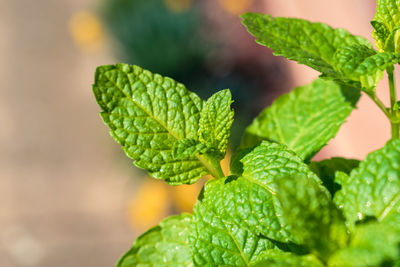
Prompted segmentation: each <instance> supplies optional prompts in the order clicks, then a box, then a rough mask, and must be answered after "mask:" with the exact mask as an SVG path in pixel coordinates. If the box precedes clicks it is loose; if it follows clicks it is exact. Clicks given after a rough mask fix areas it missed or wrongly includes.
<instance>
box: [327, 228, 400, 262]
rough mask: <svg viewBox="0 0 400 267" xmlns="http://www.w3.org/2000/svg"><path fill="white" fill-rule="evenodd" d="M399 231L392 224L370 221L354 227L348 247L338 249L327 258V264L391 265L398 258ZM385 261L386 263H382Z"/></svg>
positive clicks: (399, 252)
mask: <svg viewBox="0 0 400 267" xmlns="http://www.w3.org/2000/svg"><path fill="white" fill-rule="evenodd" d="M399 241H400V232H399V231H398V229H396V227H393V225H390V224H386V223H377V222H371V223H368V224H361V225H359V226H358V227H357V228H356V231H355V233H354V235H353V237H352V240H351V242H350V244H349V245H348V247H346V248H343V249H342V250H339V251H338V252H336V253H335V254H333V255H332V257H331V258H330V259H329V262H328V265H329V266H337V267H347V266H348V267H357V266H359V267H364V266H393V265H392V264H390V265H387V264H388V263H391V262H394V261H395V260H398V259H399V257H400V250H399ZM384 263H386V265H382V264H384Z"/></svg>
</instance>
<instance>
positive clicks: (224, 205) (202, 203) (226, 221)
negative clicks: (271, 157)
mask: <svg viewBox="0 0 400 267" xmlns="http://www.w3.org/2000/svg"><path fill="white" fill-rule="evenodd" d="M225 183H226V184H225ZM240 186H245V187H244V188H243V192H242V191H241V190H240V188H239V187H240ZM203 190H204V191H203V195H201V196H200V197H199V201H198V203H197V204H196V205H195V207H194V212H193V220H192V223H191V237H190V244H191V246H192V252H193V261H194V263H195V266H248V265H249V262H251V261H252V259H253V258H255V257H257V256H258V255H259V254H260V253H261V252H262V251H264V250H266V249H270V248H274V247H275V246H274V245H273V244H272V242H271V241H269V240H268V239H266V238H263V237H260V236H259V235H257V234H256V233H255V231H253V230H251V229H249V228H248V227H247V226H248V225H246V221H245V222H244V223H242V222H240V219H241V218H243V217H246V216H245V215H243V214H240V212H241V211H242V212H244V213H246V214H247V216H248V214H251V216H249V217H247V219H248V220H251V221H250V222H249V224H250V225H252V224H254V223H256V222H257V221H258V219H259V216H260V215H261V214H260V213H258V212H262V211H261V210H260V208H262V207H263V206H264V207H267V206H268V204H262V203H260V197H261V198H262V196H263V192H260V191H259V190H258V188H256V187H255V186H253V185H251V184H247V183H246V181H244V180H243V179H240V180H231V179H229V178H227V179H226V180H225V179H217V180H211V181H210V182H208V183H207V184H206V186H205V188H204V189H203ZM235 193H236V194H237V195H235ZM249 193H251V194H250V195H248V194H249ZM245 201H247V202H245ZM236 203H238V205H237V204H236ZM254 204H256V205H258V206H259V207H254V208H253V207H252V206H253V205H254ZM244 209H245V210H244ZM252 211H253V212H252ZM227 215H228V216H227Z"/></svg>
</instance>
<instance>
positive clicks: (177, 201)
mask: <svg viewBox="0 0 400 267" xmlns="http://www.w3.org/2000/svg"><path fill="white" fill-rule="evenodd" d="M202 186H203V183H202V182H201V181H198V182H196V183H195V184H192V185H180V186H176V187H171V195H172V199H173V201H174V205H175V207H176V209H177V210H178V211H179V212H189V213H191V212H192V211H193V206H194V204H195V203H196V200H197V196H198V195H199V193H200V190H201V187H202Z"/></svg>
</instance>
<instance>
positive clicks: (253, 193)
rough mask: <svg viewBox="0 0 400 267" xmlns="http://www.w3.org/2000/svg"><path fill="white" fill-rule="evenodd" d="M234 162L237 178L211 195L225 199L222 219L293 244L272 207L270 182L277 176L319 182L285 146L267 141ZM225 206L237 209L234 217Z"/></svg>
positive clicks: (291, 237)
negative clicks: (224, 218) (224, 210)
mask: <svg viewBox="0 0 400 267" xmlns="http://www.w3.org/2000/svg"><path fill="white" fill-rule="evenodd" d="M234 161H236V163H235V164H234V165H236V168H237V169H238V170H242V171H241V172H240V173H239V172H237V174H238V175H240V177H238V178H237V179H235V181H234V182H233V181H231V182H230V183H229V184H227V183H225V184H224V187H223V188H220V189H218V190H216V191H217V192H215V194H216V195H219V197H220V198H222V199H226V200H227V203H226V206H227V209H226V210H227V212H226V214H223V216H224V217H226V218H230V220H231V221H235V222H236V223H238V224H242V225H246V226H247V227H248V228H249V229H252V230H253V231H254V232H256V233H261V234H262V235H264V236H266V237H268V238H271V239H274V240H277V241H280V242H289V241H292V242H297V240H296V239H295V238H294V237H293V236H292V235H290V233H289V230H288V228H287V225H286V224H284V223H283V222H282V221H281V219H280V217H279V216H277V214H281V213H282V212H281V210H280V207H279V206H276V194H277V193H276V192H277V191H276V190H277V189H276V186H275V184H274V182H275V179H277V177H278V178H279V177H281V176H294V177H297V176H299V177H307V178H308V179H313V180H314V181H316V182H318V183H320V180H319V179H318V177H317V176H316V175H315V174H314V173H313V172H312V171H311V170H310V169H309V168H308V166H307V165H306V164H304V163H303V161H302V159H301V158H299V157H298V156H297V155H296V154H295V153H294V152H292V151H290V150H288V148H287V147H286V146H285V145H281V144H276V143H270V142H267V141H264V142H262V143H261V144H260V145H259V146H257V147H255V148H254V149H253V150H249V151H248V153H247V154H245V155H241V156H240V157H239V158H238V159H234ZM239 162H240V164H241V165H240V164H239ZM218 192H219V193H218ZM228 200H229V201H228ZM229 207H232V208H233V207H234V208H236V209H237V210H238V212H237V213H235V216H232V214H231V212H230V208H229Z"/></svg>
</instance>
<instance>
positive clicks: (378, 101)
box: [367, 93, 392, 120]
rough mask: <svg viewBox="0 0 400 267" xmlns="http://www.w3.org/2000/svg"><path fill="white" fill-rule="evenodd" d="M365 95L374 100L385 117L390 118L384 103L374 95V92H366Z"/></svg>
mask: <svg viewBox="0 0 400 267" xmlns="http://www.w3.org/2000/svg"><path fill="white" fill-rule="evenodd" d="M367 95H368V96H369V97H370V98H371V99H372V101H374V102H375V104H376V105H377V106H378V107H379V108H380V109H381V110H382V111H383V113H385V115H386V117H388V119H389V120H390V118H391V117H392V116H391V114H390V112H389V111H388V109H387V108H386V106H385V104H383V103H382V101H381V100H380V99H379V98H378V97H377V96H376V94H375V93H373V94H372V93H371V94H370V93H367Z"/></svg>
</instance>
